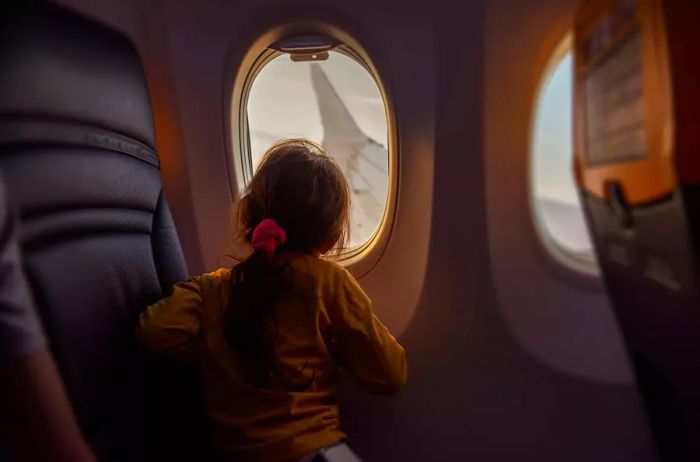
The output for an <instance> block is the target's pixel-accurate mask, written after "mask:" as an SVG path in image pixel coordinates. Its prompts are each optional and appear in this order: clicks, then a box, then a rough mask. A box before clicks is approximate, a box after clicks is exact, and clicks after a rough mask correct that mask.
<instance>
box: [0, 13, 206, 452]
mask: <svg viewBox="0 0 700 462" xmlns="http://www.w3.org/2000/svg"><path fill="white" fill-rule="evenodd" d="M0 170H2V172H3V175H4V177H5V179H6V182H7V187H8V191H9V192H10V193H11V195H12V196H13V199H14V200H15V201H16V202H17V203H18V208H19V213H20V240H21V245H22V251H23V256H24V261H25V269H26V272H27V276H28V278H29V280H30V283H31V285H32V290H33V292H34V295H35V298H36V301H37V305H38V308H39V311H40V315H41V318H42V322H43V323H44V326H45V329H46V332H47V335H48V337H49V339H50V344H51V347H52V349H53V351H54V354H55V357H56V359H57V363H58V365H59V368H60V371H61V374H62V377H63V380H64V382H65V384H66V388H67V390H68V393H69V396H70V398H71V401H72V404H73V407H74V410H75V412H76V415H77V417H78V420H79V422H80V424H81V428H82V429H83V432H84V433H85V436H86V438H87V439H88V441H89V442H90V444H91V445H92V447H93V448H94V450H95V451H96V453H97V454H98V456H99V458H100V460H104V461H110V460H128V461H136V460H142V459H146V458H147V454H148V450H149V448H150V449H151V450H155V449H154V448H153V445H152V441H153V440H157V436H155V435H153V434H152V433H149V431H150V430H149V428H159V429H163V430H164V431H170V430H172V426H171V427H170V428H169V427H168V426H167V425H166V424H164V423H163V422H162V421H159V422H158V423H156V422H155V421H154V419H156V420H157V419H158V416H157V415H155V416H154V412H153V410H154V406H155V405H153V404H152V403H153V402H157V399H155V398H157V397H159V396H163V395H164V394H166V393H171V394H170V398H173V397H174V396H175V390H178V389H179V388H178V384H179V383H180V382H178V384H174V383H164V382H163V381H160V382H153V380H152V379H153V377H150V376H149V375H150V374H151V372H150V371H151V370H152V366H151V365H149V364H147V363H146V360H144V359H143V358H142V354H141V353H140V352H139V351H138V349H137V347H136V346H135V345H134V342H133V330H134V325H135V322H136V319H137V317H138V314H139V312H140V311H141V310H142V309H143V308H145V307H146V306H147V305H148V304H149V303H152V302H154V301H156V300H157V299H159V298H160V297H161V296H162V295H163V294H164V293H165V292H167V291H168V290H169V288H170V287H171V286H172V284H173V283H175V282H177V281H180V280H184V279H186V277H187V268H186V265H185V260H184V257H183V254H182V250H181V248H180V244H179V240H178V236H177V232H176V229H175V225H174V222H173V219H172V216H171V214H170V210H169V208H168V205H167V202H166V200H165V197H164V195H163V190H162V184H161V179H160V174H159V160H158V155H157V153H156V142H155V134H154V126H153V120H152V114H151V106H150V101H149V95H148V90H147V86H146V80H145V75H144V71H143V68H142V65H141V62H140V59H139V57H138V55H137V53H136V51H135V49H134V47H133V45H132V44H131V43H130V42H129V40H127V39H126V38H125V37H123V36H122V35H120V34H119V33H117V32H115V31H112V30H110V29H108V28H106V27H104V26H102V25H100V24H97V23H94V22H92V21H90V20H87V19H85V18H82V17H80V16H78V15H76V14H74V13H72V12H69V11H67V10H64V9H62V8H60V7H57V6H52V5H42V6H41V7H39V8H38V9H32V10H31V11H24V12H23V13H21V14H19V15H15V16H14V17H4V18H3V19H0ZM154 383H158V386H159V387H160V388H158V389H157V390H154V386H153V384H154ZM183 383H184V382H183ZM149 390H150V391H149ZM184 402H185V399H184V398H182V396H180V400H179V401H177V405H178V406H179V409H178V415H182V416H183V418H184V415H186V413H185V414H184V415H183V414H182V413H183V407H182V406H183V404H182V403H184ZM169 404H170V405H171V406H172V405H173V402H171V403H169ZM163 409H167V406H165V407H163ZM163 409H160V410H161V411H162V410H163ZM174 416H175V411H173V415H172V416H168V418H167V419H165V420H167V421H170V422H174V421H175V420H173V419H174ZM178 422H180V421H178ZM173 426H174V425H173ZM163 438H168V439H169V441H168V445H169V446H170V447H171V448H173V449H172V450H173V452H178V453H179V454H185V452H181V451H180V449H179V448H178V449H177V450H176V449H175V448H177V447H178V445H177V442H178V440H180V441H182V438H179V437H177V436H176V434H174V433H171V434H168V435H163ZM192 440H193V438H192V436H191V435H190V438H189V441H192ZM160 455H161V456H165V453H160ZM168 459H169V460H175V458H170V457H169V458H168Z"/></svg>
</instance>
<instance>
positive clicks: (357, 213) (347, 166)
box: [311, 63, 389, 243]
mask: <svg viewBox="0 0 700 462" xmlns="http://www.w3.org/2000/svg"><path fill="white" fill-rule="evenodd" d="M311 82H312V85H313V89H314V92H315V93H316V99H317V101H318V107H319V112H320V114H321V123H322V125H323V143H322V144H323V145H324V146H325V147H326V149H327V150H328V152H329V153H330V154H331V155H332V156H333V157H334V158H335V159H336V161H337V162H338V164H339V165H340V167H341V168H342V169H343V172H344V173H345V176H346V177H347V179H348V182H349V183H350V188H351V189H352V193H353V197H352V202H353V206H352V214H353V229H352V230H351V234H352V241H353V242H358V243H359V242H363V241H365V240H366V239H368V238H369V237H370V236H371V235H372V233H373V232H374V227H375V226H376V225H377V224H379V222H380V221H381V218H382V215H383V214H384V208H385V204H386V197H387V193H388V184H389V175H388V168H387V156H388V152H387V149H386V148H385V147H384V146H382V145H381V144H379V143H378V142H376V141H375V140H373V139H371V138H370V137H368V136H367V135H365V133H364V132H363V131H362V130H361V129H360V127H359V126H358V125H357V122H356V121H355V119H354V118H353V116H352V114H350V111H348V108H347V107H346V106H345V103H343V101H342V99H341V98H340V96H339V95H338V93H337V92H336V90H335V88H334V87H333V85H332V84H331V82H330V80H329V79H328V76H327V75H326V73H325V72H324V71H323V68H322V67H321V66H320V65H319V64H317V63H314V64H312V65H311Z"/></svg>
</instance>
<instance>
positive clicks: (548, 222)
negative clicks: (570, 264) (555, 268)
mask: <svg viewBox="0 0 700 462" xmlns="http://www.w3.org/2000/svg"><path fill="white" fill-rule="evenodd" d="M572 65H573V59H572V55H571V53H568V54H567V55H566V56H565V57H564V58H563V59H562V60H561V62H560V63H559V64H558V66H557V67H556V68H555V69H554V72H552V73H551V75H550V76H549V77H548V78H547V80H546V81H545V82H544V84H543V85H542V88H541V90H540V91H541V93H540V100H539V105H538V107H537V112H536V114H535V124H534V130H535V132H534V134H533V145H532V153H531V155H532V158H531V168H532V172H531V173H532V192H533V194H534V197H535V206H536V208H537V212H538V214H539V217H540V219H541V220H542V222H543V224H544V225H545V228H546V229H547V231H548V233H549V235H550V237H552V238H553V240H554V241H555V242H556V243H557V244H558V245H560V246H561V247H563V248H565V249H567V250H571V251H574V252H577V253H590V252H591V250H592V244H591V241H590V237H589V233H588V230H587V228H586V224H585V218H584V216H583V211H582V210H581V205H580V201H579V197H578V193H577V190H576V183H575V180H574V174H573V163H572V162H573V120H572V115H573V111H572V102H573V88H572V87H573V68H572Z"/></svg>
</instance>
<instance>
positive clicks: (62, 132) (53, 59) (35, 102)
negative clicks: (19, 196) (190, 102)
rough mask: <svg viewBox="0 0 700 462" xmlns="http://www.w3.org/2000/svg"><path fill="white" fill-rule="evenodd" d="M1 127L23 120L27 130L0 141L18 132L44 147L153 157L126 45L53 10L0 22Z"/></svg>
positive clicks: (140, 74)
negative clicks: (64, 143) (82, 145)
mask: <svg viewBox="0 0 700 462" xmlns="http://www.w3.org/2000/svg"><path fill="white" fill-rule="evenodd" d="M8 121H11V122H12V123H13V124H14V125H17V124H18V123H19V124H21V122H23V121H27V122H28V123H29V128H27V127H17V126H15V127H14V128H13V129H12V130H10V129H6V130H4V134H2V133H0V135H2V136H0V138H5V137H7V136H11V137H12V136H14V137H18V136H19V137H20V138H21V137H22V136H25V137H29V136H30V135H29V134H26V133H25V135H22V130H25V131H29V132H31V136H34V137H36V135H37V132H38V134H39V135H41V136H43V137H49V138H51V139H49V140H47V141H50V142H56V141H60V140H55V139H53V138H52V137H54V138H55V137H58V138H61V137H68V138H69V142H73V141H76V140H75V138H76V137H78V138H81V137H82V139H83V141H85V142H86V143H87V144H88V145H90V144H93V145H94V144H95V143H97V144H102V145H107V146H105V147H107V148H112V149H115V150H122V151H125V150H126V151H133V152H137V153H138V152H141V153H142V154H143V153H144V152H146V153H147V155H146V157H153V156H155V151H154V150H155V135H154V130H153V119H152V115H151V104H150V100H149V96H148V88H147V85H146V79H145V75H144V71H143V67H142V65H141V61H140V60H139V57H138V54H137V53H136V50H135V49H134V46H133V45H132V44H131V42H130V41H129V40H128V39H127V38H126V37H124V36H123V35H121V34H119V33H117V32H115V31H113V30H111V29H108V28H106V27H104V26H101V25H98V24H95V23H94V22H91V21H88V20H86V19H84V18H82V17H80V16H78V15H77V14H75V13H73V12H70V11H67V10H65V9H62V8H60V7H57V6H55V5H50V4H47V5H42V6H40V7H38V8H34V9H32V10H31V11H25V12H23V13H21V14H15V15H10V16H7V15H6V17H5V18H4V19H2V20H1V21H0V125H2V124H5V123H6V122H8ZM37 124H38V125H37ZM42 124H43V125H42ZM56 124H57V125H59V127H58V128H54V129H53V131H52V128H51V127H55V125H56ZM67 126H70V127H72V128H71V129H72V131H73V134H72V135H71V134H70V133H67V132H70V131H71V129H68V130H66V129H65V128H66V127H67ZM46 127H49V128H46ZM79 127H88V128H89V129H90V133H88V134H86V133H84V132H81V131H80V129H79ZM76 131H77V132H76ZM7 141H8V140H4V139H0V142H7ZM9 141H10V142H11V141H12V140H9ZM20 141H23V140H20ZM24 141H26V140H24ZM39 141H41V138H40V139H39ZM133 152H132V154H133ZM127 153H128V152H127ZM144 160H146V159H144ZM151 160H152V159H151ZM155 161H156V162H157V158H156V160H155Z"/></svg>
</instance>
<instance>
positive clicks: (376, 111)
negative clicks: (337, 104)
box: [248, 51, 387, 167]
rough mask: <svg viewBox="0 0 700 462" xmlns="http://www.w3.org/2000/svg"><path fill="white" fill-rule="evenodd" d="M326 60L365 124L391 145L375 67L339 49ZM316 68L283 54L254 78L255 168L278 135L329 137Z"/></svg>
mask: <svg viewBox="0 0 700 462" xmlns="http://www.w3.org/2000/svg"><path fill="white" fill-rule="evenodd" d="M320 64H321V66H322V67H323V70H324V71H325V73H326V75H327V76H328V78H329V80H330V81H331V84H332V85H333V87H334V88H335V90H336V91H337V93H338V95H339V96H340V98H341V99H342V100H343V102H344V103H345V105H346V106H347V108H348V110H349V111H350V113H351V114H352V116H353V118H354V119H355V122H356V123H357V124H358V126H359V127H360V129H362V131H363V132H364V133H365V134H366V135H367V136H369V137H370V138H372V139H373V140H375V141H377V142H378V143H380V144H383V145H384V146H386V145H387V125H386V113H385V109H384V99H383V98H382V95H381V93H380V91H379V88H378V87H377V84H376V83H375V81H374V79H373V78H372V76H371V75H370V74H369V72H367V71H366V70H365V68H364V67H362V65H360V64H359V63H357V62H356V61H355V60H354V59H352V58H349V57H348V56H345V55H344V54H342V53H338V52H333V51H332V52H330V54H329V57H328V59H327V60H326V61H321V62H320ZM310 69H311V63H310V62H294V61H292V60H291V59H290V57H289V56H288V55H279V56H278V57H276V58H275V59H273V60H272V61H271V62H269V63H268V64H267V65H265V67H264V68H263V69H262V70H261V71H260V73H259V74H258V76H257V78H256V79H255V81H254V82H253V85H252V86H251V89H250V94H249V97H248V123H249V127H250V136H251V140H250V144H251V152H252V154H253V167H255V165H256V164H257V161H258V160H259V158H260V156H261V155H262V154H263V153H264V152H265V150H266V149H267V147H269V145H270V144H271V143H272V142H274V141H275V140H277V139H280V138H288V137H292V136H303V137H306V138H309V139H311V140H312V141H315V142H317V143H320V142H321V141H322V140H323V127H322V126H321V116H320V114H319V111H318V105H317V103H316V95H315V94H314V91H313V88H312V86H311V70H310Z"/></svg>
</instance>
